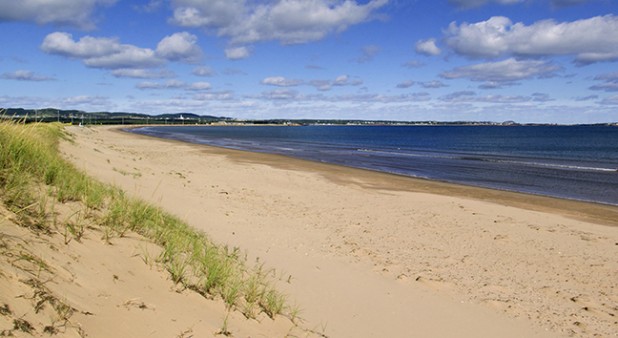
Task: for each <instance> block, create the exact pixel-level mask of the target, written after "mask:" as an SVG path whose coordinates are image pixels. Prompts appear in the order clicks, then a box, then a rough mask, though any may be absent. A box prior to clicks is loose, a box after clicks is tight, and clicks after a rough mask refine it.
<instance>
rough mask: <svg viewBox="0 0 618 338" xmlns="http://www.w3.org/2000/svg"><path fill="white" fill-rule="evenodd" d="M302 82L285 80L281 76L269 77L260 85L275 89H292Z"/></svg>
mask: <svg viewBox="0 0 618 338" xmlns="http://www.w3.org/2000/svg"><path fill="white" fill-rule="evenodd" d="M302 83H303V81H301V80H295V79H287V78H285V77H283V76H271V77H267V78H265V79H264V80H262V84H265V85H269V86H277V87H293V86H298V85H300V84H302Z"/></svg>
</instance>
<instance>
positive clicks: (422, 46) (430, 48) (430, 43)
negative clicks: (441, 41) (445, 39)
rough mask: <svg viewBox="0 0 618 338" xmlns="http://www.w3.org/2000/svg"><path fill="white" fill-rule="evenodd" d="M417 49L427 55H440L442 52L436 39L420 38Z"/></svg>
mask: <svg viewBox="0 0 618 338" xmlns="http://www.w3.org/2000/svg"><path fill="white" fill-rule="evenodd" d="M415 50H416V52H417V53H419V54H423V55H427V56H436V55H440V53H441V52H442V51H441V50H440V48H438V46H436V39H427V40H420V41H418V42H417V43H416V47H415Z"/></svg>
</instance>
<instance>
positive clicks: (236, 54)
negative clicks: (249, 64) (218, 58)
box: [225, 47, 251, 60]
mask: <svg viewBox="0 0 618 338" xmlns="http://www.w3.org/2000/svg"><path fill="white" fill-rule="evenodd" d="M250 55H251V51H250V50H249V48H247V47H230V48H226V49H225V57H226V58H228V59H230V60H241V59H246V58H248V57H249V56H250Z"/></svg>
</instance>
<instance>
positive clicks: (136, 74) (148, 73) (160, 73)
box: [112, 68, 174, 79]
mask: <svg viewBox="0 0 618 338" xmlns="http://www.w3.org/2000/svg"><path fill="white" fill-rule="evenodd" d="M112 75H113V76H114V77H118V78H125V77H128V78H134V79H163V78H169V77H173V76H174V73H172V72H170V71H166V70H157V71H155V70H150V69H139V68H137V69H136V68H120V69H114V70H113V71H112Z"/></svg>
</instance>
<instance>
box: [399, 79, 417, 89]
mask: <svg viewBox="0 0 618 338" xmlns="http://www.w3.org/2000/svg"><path fill="white" fill-rule="evenodd" d="M412 86H414V81H411V80H408V81H403V82H400V83H398V84H397V88H401V89H406V88H410V87H412Z"/></svg>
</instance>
